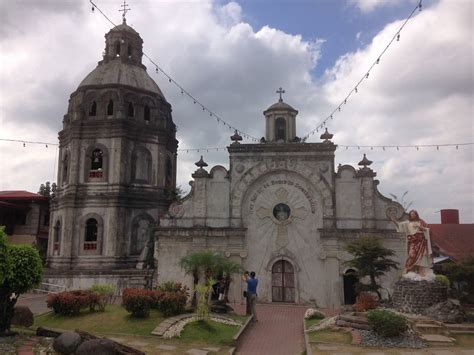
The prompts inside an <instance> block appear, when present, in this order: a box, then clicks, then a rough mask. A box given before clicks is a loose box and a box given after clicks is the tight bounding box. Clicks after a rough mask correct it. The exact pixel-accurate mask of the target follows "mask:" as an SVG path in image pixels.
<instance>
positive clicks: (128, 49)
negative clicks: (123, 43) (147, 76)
mask: <svg viewBox="0 0 474 355" xmlns="http://www.w3.org/2000/svg"><path fill="white" fill-rule="evenodd" d="M127 55H128V57H129V58H131V57H132V46H131V45H130V44H129V45H128V47H127Z"/></svg>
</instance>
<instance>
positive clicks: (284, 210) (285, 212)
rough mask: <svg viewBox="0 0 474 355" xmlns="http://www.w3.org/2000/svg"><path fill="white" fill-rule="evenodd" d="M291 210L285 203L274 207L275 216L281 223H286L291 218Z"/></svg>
mask: <svg viewBox="0 0 474 355" xmlns="http://www.w3.org/2000/svg"><path fill="white" fill-rule="evenodd" d="M290 214H291V210H290V207H288V205H287V204H285V203H279V204H278V205H276V206H275V207H273V216H274V217H275V218H276V219H277V220H279V221H286V220H287V219H288V217H290Z"/></svg>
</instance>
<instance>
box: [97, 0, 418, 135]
mask: <svg viewBox="0 0 474 355" xmlns="http://www.w3.org/2000/svg"><path fill="white" fill-rule="evenodd" d="M89 2H90V3H91V5H92V12H94V10H95V9H97V10H98V11H99V12H100V14H101V15H102V16H103V17H104V18H105V19H106V20H107V21H108V22H110V23H111V24H112V25H113V26H116V24H115V23H114V22H113V21H112V20H111V19H110V18H109V17H108V16H107V15H106V14H105V13H104V12H103V11H102V10H101V9H100V8H99V7H98V6H97V4H95V3H94V2H93V1H92V0H89ZM122 7H123V10H119V11H121V12H123V14H122V16H123V18H125V14H126V13H127V11H130V8H126V5H122ZM422 8H423V6H422V0H419V1H418V3H417V4H416V6H415V7H414V8H413V10H412V11H411V13H410V14H409V16H408V17H407V18H406V19H405V21H404V22H403V24H402V25H401V26H400V27H399V28H398V30H397V31H396V32H395V33H394V35H393V36H392V38H391V39H390V41H389V42H388V44H387V45H386V46H385V48H384V49H383V50H382V51H381V52H380V54H379V55H378V56H377V58H376V60H375V61H374V62H373V63H372V65H371V66H370V67H369V68H368V70H366V71H364V74H363V75H362V77H361V78H360V79H359V80H358V81H357V83H356V84H355V86H354V87H353V88H352V89H351V90H350V91H349V93H348V94H347V95H346V96H345V97H344V99H343V100H342V101H341V102H340V103H339V104H338V105H337V106H336V107H335V108H334V109H333V110H332V111H331V113H330V114H329V115H328V116H326V118H325V119H324V120H323V121H322V122H321V123H320V124H319V125H318V126H316V127H315V128H314V129H313V130H311V131H309V132H308V133H307V134H306V135H305V136H303V137H302V140H303V141H306V140H307V139H308V138H309V137H310V136H311V135H314V134H315V133H317V132H318V131H319V130H320V129H323V128H324V127H325V126H326V124H327V122H328V121H329V120H333V119H334V118H335V117H336V115H337V114H338V113H340V112H341V110H342V107H343V106H344V105H346V104H347V103H348V101H349V99H350V98H351V96H353V95H354V94H357V93H358V92H359V87H360V86H361V84H362V83H363V81H364V80H367V79H369V75H370V72H371V71H372V69H373V68H374V67H375V66H376V65H378V64H380V61H381V58H382V56H384V55H385V53H386V52H387V50H388V49H389V48H390V46H391V45H392V44H393V43H394V42H399V41H400V38H401V32H402V30H403V29H404V27H405V26H406V24H407V23H408V21H409V20H410V19H411V18H412V17H413V16H414V15H415V13H416V12H417V11H421V10H422ZM143 56H144V57H146V58H147V59H148V60H149V61H150V63H151V64H152V65H153V66H154V67H155V72H156V73H157V74H160V73H161V74H163V75H164V76H165V78H166V79H167V80H168V82H169V83H170V84H173V85H175V86H176V87H177V89H178V90H179V92H180V93H181V95H183V96H186V97H187V98H189V99H190V100H191V101H192V102H193V104H194V105H197V106H198V107H200V108H201V109H202V111H204V112H206V113H207V114H208V115H209V118H211V119H214V120H215V121H216V122H217V123H218V124H222V125H223V126H224V127H227V128H229V130H231V131H232V130H236V131H238V132H239V134H240V135H241V136H242V137H243V138H245V139H248V140H251V141H253V142H258V141H259V139H258V138H256V137H254V136H252V135H250V134H248V133H246V132H244V131H242V130H241V129H239V128H237V127H235V126H233V125H231V124H230V123H228V122H227V121H225V120H224V119H223V118H222V117H221V116H220V115H218V114H216V113H215V112H214V111H212V110H211V109H210V108H209V107H208V106H206V105H205V104H204V103H202V102H201V101H200V100H198V99H197V98H196V97H195V96H194V95H192V94H191V93H190V92H189V91H188V90H186V89H185V88H184V87H183V86H182V85H180V84H179V83H178V82H177V81H176V80H175V79H174V78H173V77H172V76H171V75H170V74H168V73H167V72H166V71H164V70H163V68H161V67H160V66H159V65H158V64H157V63H156V62H155V61H154V60H153V59H152V58H151V57H150V56H149V55H147V54H146V53H145V52H143Z"/></svg>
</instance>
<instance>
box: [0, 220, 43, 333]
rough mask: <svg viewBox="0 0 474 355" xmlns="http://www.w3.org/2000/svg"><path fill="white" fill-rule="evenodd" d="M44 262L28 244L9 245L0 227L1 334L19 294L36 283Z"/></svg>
mask: <svg viewBox="0 0 474 355" xmlns="http://www.w3.org/2000/svg"><path fill="white" fill-rule="evenodd" d="M42 277H43V266H42V263H41V258H40V256H39V254H38V251H37V250H36V249H34V248H33V247H32V246H30V245H8V244H6V234H5V231H4V227H0V336H4V335H9V334H11V333H10V325H11V320H12V317H13V309H14V307H15V304H16V301H17V300H18V297H19V296H20V295H21V294H22V293H25V292H27V291H28V290H30V289H31V288H33V287H34V286H36V285H38V284H39V283H40V282H41V279H42Z"/></svg>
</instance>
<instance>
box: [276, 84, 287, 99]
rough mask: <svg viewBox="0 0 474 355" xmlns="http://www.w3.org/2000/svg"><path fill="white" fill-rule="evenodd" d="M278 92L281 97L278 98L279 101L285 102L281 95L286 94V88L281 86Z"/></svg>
mask: <svg viewBox="0 0 474 355" xmlns="http://www.w3.org/2000/svg"><path fill="white" fill-rule="evenodd" d="M276 93H277V94H280V99H279V100H278V102H283V99H282V97H281V94H284V93H285V90H283V89H282V88H281V87H280V88H279V89H278V90H277V91H276Z"/></svg>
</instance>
